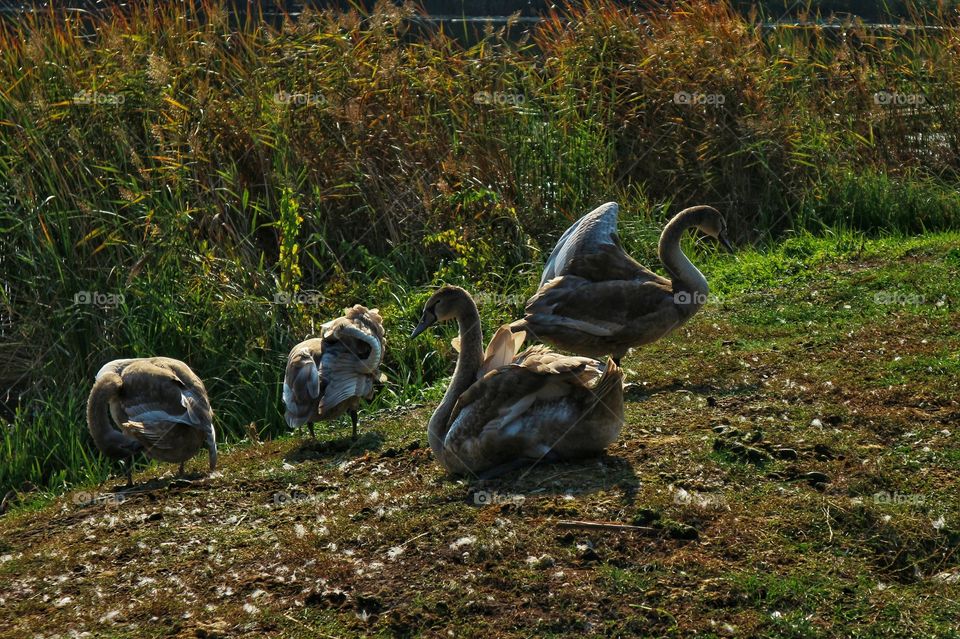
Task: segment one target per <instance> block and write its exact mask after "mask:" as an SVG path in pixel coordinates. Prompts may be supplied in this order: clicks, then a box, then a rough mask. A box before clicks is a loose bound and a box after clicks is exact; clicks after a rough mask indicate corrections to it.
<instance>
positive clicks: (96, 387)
mask: <svg viewBox="0 0 960 639" xmlns="http://www.w3.org/2000/svg"><path fill="white" fill-rule="evenodd" d="M108 413H109V415H110V417H112V418H113V422H114V423H115V424H116V426H117V428H114V427H113V425H111V423H110V417H108V416H107V415H108ZM87 426H88V428H89V429H90V435H91V436H92V437H93V441H94V443H95V444H96V445H97V448H99V449H100V450H101V451H102V452H103V453H104V454H105V455H107V456H108V457H112V458H114V459H122V460H126V461H127V485H128V486H129V485H132V484H133V477H132V467H131V464H130V462H132V459H133V457H134V456H135V455H137V454H138V453H140V452H142V453H144V454H145V455H146V456H147V457H150V458H153V459H157V460H160V461H165V462H174V463H179V464H180V474H183V466H184V463H185V462H186V461H187V460H188V459H190V458H191V457H193V456H194V455H196V454H197V451H199V450H200V448H201V447H204V446H205V447H206V448H207V449H208V451H209V459H210V470H211V472H212V471H213V470H215V469H216V467H217V441H216V431H214V428H213V411H212V410H211V408H210V401H209V400H208V399H207V391H206V389H205V388H204V386H203V382H202V381H201V380H200V378H199V377H197V376H196V375H195V374H194V372H193V371H192V370H190V367H189V366H187V365H186V364H184V363H183V362H181V361H179V360H176V359H170V358H168V357H147V358H140V359H118V360H114V361H112V362H109V363H107V364H106V365H104V366H103V368H101V369H100V371H99V372H98V373H97V376H96V381H95V382H94V384H93V389H92V390H91V391H90V398H89V399H88V401H87Z"/></svg>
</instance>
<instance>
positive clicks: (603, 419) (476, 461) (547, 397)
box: [412, 286, 623, 476]
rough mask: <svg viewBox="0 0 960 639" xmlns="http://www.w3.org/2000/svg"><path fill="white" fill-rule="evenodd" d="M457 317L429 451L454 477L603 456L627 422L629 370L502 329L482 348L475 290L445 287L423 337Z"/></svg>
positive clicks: (427, 312) (430, 307)
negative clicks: (449, 371) (448, 375)
mask: <svg viewBox="0 0 960 639" xmlns="http://www.w3.org/2000/svg"><path fill="white" fill-rule="evenodd" d="M451 319H455V320H457V322H458V324H459V327H460V337H459V348H458V350H459V355H458V357H457V365H456V369H455V371H454V374H453V379H452V380H451V382H450V386H449V387H448V388H447V392H446V394H445V395H444V397H443V401H442V402H441V403H440V406H439V407H438V408H437V410H436V412H434V414H433V417H432V418H431V419H430V423H429V426H428V436H429V440H430V447H431V449H432V450H433V453H434V455H435V456H436V458H437V459H438V460H439V461H440V463H441V464H442V465H443V466H444V468H446V469H447V470H448V471H450V472H451V473H454V474H467V473H473V474H481V473H482V474H484V475H486V476H494V475H497V474H500V473H502V472H504V471H505V470H509V469H510V468H513V467H515V466H517V465H519V464H523V463H531V462H536V461H539V460H541V459H547V460H550V461H555V460H562V459H575V458H578V457H584V456H587V455H593V454H597V453H600V452H601V451H603V449H604V448H606V447H607V445H609V444H610V443H611V442H613V441H614V440H615V439H616V438H617V436H618V435H619V433H620V428H621V426H622V425H623V374H622V372H621V370H620V368H619V367H618V366H617V365H616V364H615V363H614V362H612V361H609V360H608V361H607V363H606V364H605V365H604V364H602V363H601V362H598V361H596V360H593V359H589V358H586V357H577V356H569V355H561V354H559V353H554V352H552V351H550V350H548V349H547V348H545V347H543V346H533V347H531V348H528V349H527V350H526V351H524V352H523V353H521V354H519V355H517V354H516V351H517V348H518V347H519V345H520V344H521V343H522V341H523V336H522V335H512V334H511V331H510V328H509V327H508V326H503V327H501V328H500V330H499V331H497V334H496V335H495V336H494V337H493V339H491V340H490V344H489V346H488V347H487V350H486V352H484V351H483V344H482V341H483V335H482V333H481V330H480V315H479V313H478V311H477V306H476V304H475V303H474V301H473V299H472V298H471V297H470V295H469V293H467V292H466V291H465V290H463V289H462V288H459V287H455V286H444V287H443V288H441V289H440V290H438V291H437V292H436V293H434V294H433V296H431V297H430V299H429V300H428V301H427V303H426V305H425V306H424V309H423V315H422V317H421V320H420V324H419V325H418V326H417V328H416V329H415V330H414V331H413V334H412V337H416V336H417V335H419V334H420V333H422V332H423V331H425V330H426V329H427V328H428V327H429V326H431V325H432V324H435V323H437V322H443V321H447V320H451Z"/></svg>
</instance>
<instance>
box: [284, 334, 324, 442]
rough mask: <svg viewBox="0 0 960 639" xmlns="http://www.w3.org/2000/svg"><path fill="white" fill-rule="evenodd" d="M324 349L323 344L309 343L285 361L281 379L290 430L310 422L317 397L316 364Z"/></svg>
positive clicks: (296, 349)
mask: <svg viewBox="0 0 960 639" xmlns="http://www.w3.org/2000/svg"><path fill="white" fill-rule="evenodd" d="M322 347H323V342H322V340H319V339H309V340H306V341H304V342H301V343H299V344H297V345H296V346H294V347H293V349H292V350H291V351H290V355H289V356H288V357H287V369H286V372H285V374H284V377H283V403H284V406H285V407H286V412H285V415H284V417H285V419H286V420H287V424H288V425H289V426H290V427H291V428H293V427H295V426H299V425H301V424H305V423H306V422H307V420H309V418H310V416H311V413H312V409H313V408H314V407H315V406H316V403H317V399H318V398H319V397H320V369H319V367H318V366H317V360H318V359H319V358H320V355H321V350H322Z"/></svg>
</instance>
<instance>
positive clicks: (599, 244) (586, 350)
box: [511, 202, 732, 363]
mask: <svg viewBox="0 0 960 639" xmlns="http://www.w3.org/2000/svg"><path fill="white" fill-rule="evenodd" d="M618 211H619V209H618V207H617V205H616V203H614V202H609V203H607V204H604V205H603V206H600V207H598V208H597V209H595V210H593V211H591V212H590V213H588V214H587V215H585V216H584V217H582V218H581V219H580V220H578V221H577V222H576V223H575V224H574V225H573V226H571V227H570V228H569V229H567V231H566V232H565V233H564V234H563V236H561V238H560V241H559V242H557V245H556V247H555V248H554V249H553V253H551V255H550V258H549V259H548V260H547V264H546V266H545V268H544V272H543V277H542V278H541V281H540V288H539V290H538V291H537V292H536V294H534V295H533V297H531V298H530V299H529V300H527V306H526V309H525V316H524V318H523V319H522V320H518V321H516V322H514V323H513V324H511V329H512V330H514V331H515V332H520V331H524V332H526V334H527V338H528V339H537V340H541V341H543V342H546V343H547V344H550V345H552V346H555V347H556V348H560V349H563V350H566V351H570V352H573V353H577V354H578V355H585V356H589V357H602V356H604V355H611V356H613V358H614V361H616V362H617V363H619V361H620V358H622V357H623V356H624V355H625V354H626V353H627V351H628V350H629V349H630V348H633V347H635V346H642V345H644V344H649V343H651V342H654V341H656V340H658V339H660V338H661V337H664V336H665V335H667V334H669V333H670V332H672V331H673V330H675V329H676V328H677V327H678V326H680V325H682V324H683V323H684V322H686V321H687V320H688V319H690V317H692V316H693V315H694V313H696V312H697V311H698V310H699V309H700V307H701V306H702V305H703V304H704V303H705V302H706V299H707V295H708V294H709V287H708V286H707V280H706V278H704V277H703V274H702V273H700V271H699V270H697V268H696V267H695V266H694V265H693V264H692V263H691V262H690V260H689V259H687V257H686V256H685V255H684V254H683V252H682V251H681V250H680V238H681V236H682V235H683V233H684V231H686V230H687V229H690V228H699V229H700V230H701V231H703V232H704V233H706V234H707V235H710V236H712V237H715V238H717V239H718V240H719V241H720V242H721V243H722V244H723V245H724V247H726V248H727V249H728V250H731V251H732V247H731V246H730V243H729V242H728V241H727V239H726V235H725V233H726V223H725V222H724V219H723V217H722V216H721V215H720V213H718V212H717V211H716V209H713V208H711V207H709V206H695V207H691V208H688V209H684V210H683V211H681V212H680V213H678V214H677V215H676V216H674V218H673V219H672V220H671V221H670V222H669V223H668V224H667V226H666V227H665V228H664V229H663V233H662V234H661V236H660V244H659V254H660V260H661V261H662V262H663V265H664V267H665V268H666V270H667V272H668V273H669V275H670V279H667V278H664V277H661V276H659V275H657V274H656V273H654V272H653V271H650V270H649V269H647V268H645V267H643V266H642V265H640V264H639V263H638V262H637V261H636V260H634V259H633V258H632V257H630V256H629V255H628V254H627V253H626V252H625V251H624V250H623V247H622V245H621V243H620V238H619V237H618V235H617V215H618Z"/></svg>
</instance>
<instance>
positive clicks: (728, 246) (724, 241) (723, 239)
mask: <svg viewBox="0 0 960 639" xmlns="http://www.w3.org/2000/svg"><path fill="white" fill-rule="evenodd" d="M717 240H719V241H720V243H721V244H723V248H725V249H727V251H728V252H730V253H734V252H735V251H734V250H733V244H731V243H730V240H728V239H727V236H726V235H725V234H724V233H722V232H721V233H719V234H718V235H717Z"/></svg>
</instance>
